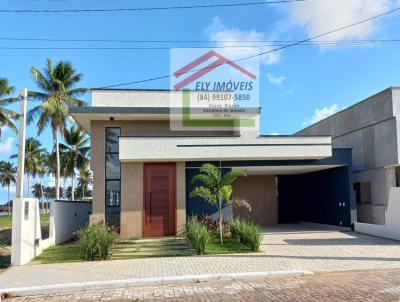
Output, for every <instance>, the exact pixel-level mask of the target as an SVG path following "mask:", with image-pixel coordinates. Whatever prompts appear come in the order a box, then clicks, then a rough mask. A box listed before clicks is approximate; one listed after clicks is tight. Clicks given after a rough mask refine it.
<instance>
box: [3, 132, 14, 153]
mask: <svg viewBox="0 0 400 302" xmlns="http://www.w3.org/2000/svg"><path fill="white" fill-rule="evenodd" d="M13 144H14V138H13V137H12V136H9V137H7V139H6V140H5V142H0V155H7V156H9V155H11V152H12V148H13Z"/></svg>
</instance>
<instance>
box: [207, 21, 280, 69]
mask: <svg viewBox="0 0 400 302" xmlns="http://www.w3.org/2000/svg"><path fill="white" fill-rule="evenodd" d="M205 33H206V34H207V35H208V36H209V39H210V40H211V41H217V42H216V44H217V46H219V47H227V46H233V47H235V48H233V47H232V49H235V50H237V52H238V54H239V55H240V52H243V51H249V52H253V53H260V52H266V51H268V50H271V49H272V47H266V46H262V47H260V48H254V46H259V45H260V43H259V42H257V41H263V40H267V38H266V37H265V35H264V34H263V33H261V32H258V31H256V30H250V31H246V30H241V29H238V28H227V27H226V26H225V25H224V24H223V22H222V21H221V19H220V18H219V17H218V16H217V17H214V18H213V20H212V22H211V24H210V25H209V26H208V27H207V28H206V30H205ZM239 41H248V42H239ZM238 46H248V47H240V48H239V47H238ZM279 59H280V54H279V52H272V53H269V54H265V55H263V56H261V57H260V61H261V62H262V63H264V64H266V65H270V64H275V63H278V62H279Z"/></svg>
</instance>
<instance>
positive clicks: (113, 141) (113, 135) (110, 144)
mask: <svg viewBox="0 0 400 302" xmlns="http://www.w3.org/2000/svg"><path fill="white" fill-rule="evenodd" d="M120 135H121V128H106V153H118V152H119V144H118V137H119V136H120Z"/></svg>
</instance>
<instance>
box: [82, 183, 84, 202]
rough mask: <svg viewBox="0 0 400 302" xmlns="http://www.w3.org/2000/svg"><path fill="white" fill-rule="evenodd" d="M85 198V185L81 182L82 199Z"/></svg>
mask: <svg viewBox="0 0 400 302" xmlns="http://www.w3.org/2000/svg"><path fill="white" fill-rule="evenodd" d="M83 199H85V185H84V184H82V200H83Z"/></svg>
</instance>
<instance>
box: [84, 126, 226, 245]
mask: <svg viewBox="0 0 400 302" xmlns="http://www.w3.org/2000/svg"><path fill="white" fill-rule="evenodd" d="M90 127H91V150H90V151H91V169H92V171H93V214H92V215H91V218H90V221H91V222H93V221H104V220H105V215H104V212H105V129H106V127H120V128H121V135H122V136H170V135H177V133H176V132H174V131H171V129H170V125H169V121H91V126H90ZM196 133H197V132H196ZM179 134H180V135H185V133H184V132H183V133H181V132H180V133H179ZM186 134H188V133H186ZM191 134H193V133H191ZM203 134H206V133H199V135H203ZM213 134H214V133H213ZM217 134H218V133H217ZM225 134H226V133H225ZM146 149H147V150H148V149H149V148H148V147H147V148H146ZM182 165H183V166H184V162H182V163H180V164H179V165H177V169H178V170H177V173H178V174H177V176H178V179H177V183H178V188H177V189H178V191H177V192H181V193H180V195H178V198H177V202H178V203H177V206H178V207H177V209H180V210H178V212H177V223H178V225H177V230H182V224H183V221H184V220H185V219H186V209H185V204H184V203H183V200H185V198H184V197H179V196H184V194H185V193H182V192H184V190H182V186H183V188H184V187H185V182H184V180H182V179H183V177H182V175H184V172H183V171H182V170H181V169H183V168H182V167H181V166H182ZM178 167H179V168H178ZM140 169H143V168H140V165H135V164H132V163H121V198H122V200H121V236H124V237H125V238H129V237H134V236H142V233H143V232H142V229H141V227H140V228H130V229H128V228H127V222H128V221H132V219H133V217H135V220H136V219H140V221H142V216H140V217H138V215H137V213H136V211H139V210H140V208H139V205H138V204H137V201H135V202H136V204H135V205H132V204H127V203H131V202H132V201H130V200H127V199H126V197H128V196H129V194H133V191H132V190H133V186H135V187H136V191H135V192H134V194H136V195H137V194H141V195H140V200H141V206H143V205H142V204H143V193H140V192H142V190H143V179H141V180H140V179H139V176H140V177H141V178H143V171H142V172H140ZM132 177H134V179H133V180H134V184H133V185H132V183H131V182H130V181H132ZM179 179H180V180H179ZM139 183H141V185H140V184H139ZM127 184H129V185H127ZM139 187H140V188H139ZM137 196H138V195H137ZM123 212H126V213H124V214H123ZM182 212H185V215H183V214H182ZM135 213H136V214H135ZM135 224H136V223H135ZM140 225H142V223H141V224H140Z"/></svg>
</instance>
